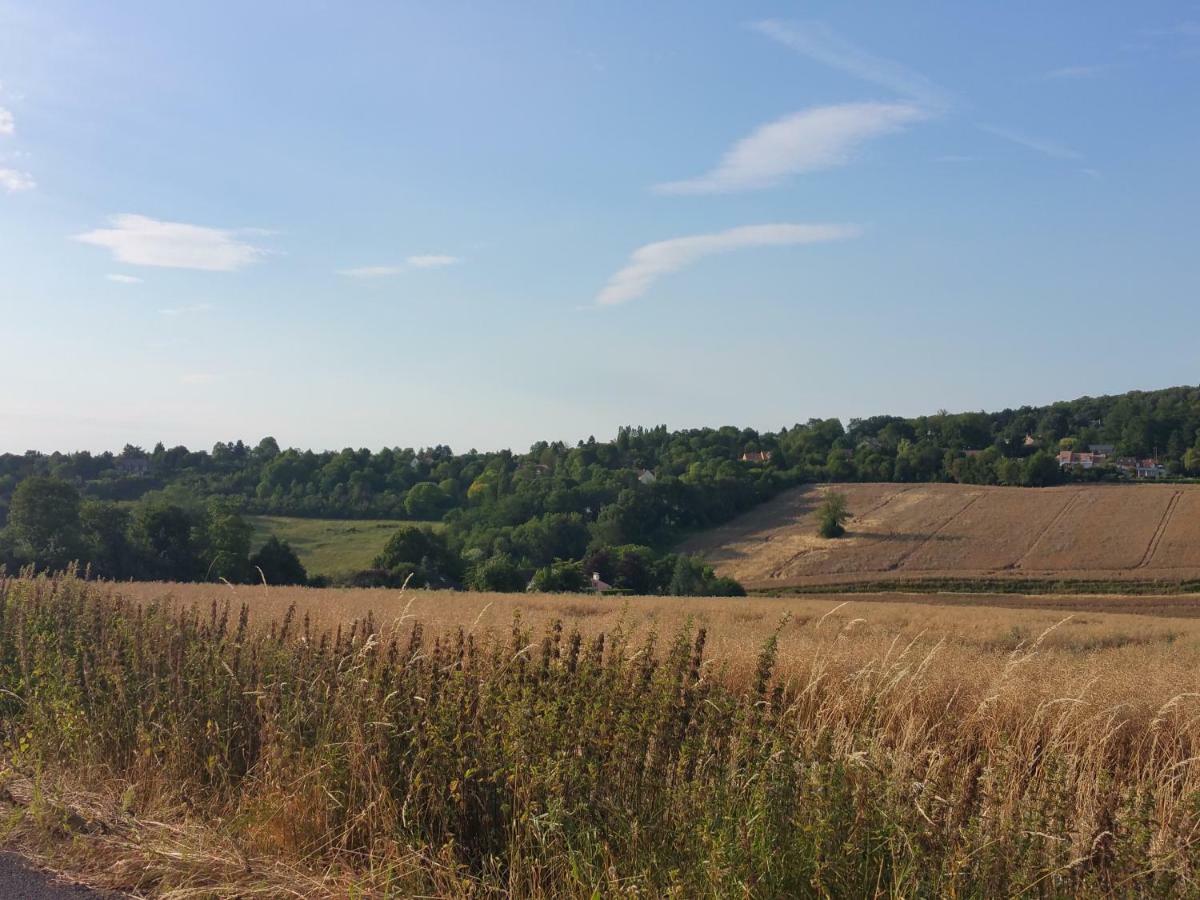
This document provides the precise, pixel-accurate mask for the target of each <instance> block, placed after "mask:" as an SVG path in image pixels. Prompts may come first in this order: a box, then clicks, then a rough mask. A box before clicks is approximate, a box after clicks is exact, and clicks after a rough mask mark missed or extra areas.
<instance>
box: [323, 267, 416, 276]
mask: <svg viewBox="0 0 1200 900" xmlns="http://www.w3.org/2000/svg"><path fill="white" fill-rule="evenodd" d="M403 271H404V266H359V267H358V268H356V269H340V270H339V271H338V274H339V275H345V276H346V277H347V278H388V277H390V276H392V275H399V274H400V273H401V272H403Z"/></svg>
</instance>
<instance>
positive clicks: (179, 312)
mask: <svg viewBox="0 0 1200 900" xmlns="http://www.w3.org/2000/svg"><path fill="white" fill-rule="evenodd" d="M210 309H212V304H211V303H193V304H192V305H191V306H173V307H169V308H167V309H160V310H159V312H160V313H162V315H164V316H190V315H194V314H196V313H202V312H208V311H209V310H210Z"/></svg>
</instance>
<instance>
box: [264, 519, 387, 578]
mask: <svg viewBox="0 0 1200 900" xmlns="http://www.w3.org/2000/svg"><path fill="white" fill-rule="evenodd" d="M246 520H247V521H248V522H249V523H250V526H251V527H252V528H253V529H254V532H253V534H254V536H253V542H254V547H255V548H257V547H260V546H262V543H263V542H264V541H265V540H266V539H267V538H269V537H271V536H275V537H277V538H279V539H280V540H281V541H287V542H288V544H290V545H291V548H292V549H293V550H295V551H296V555H297V556H298V557H300V562H302V563H303V564H304V568H305V569H307V570H308V574H309V575H339V574H342V573H345V572H354V571H357V570H359V569H367V568H370V566H371V563H372V561H373V560H374V559H375V557H376V556H378V555H379V553H380V551H382V550H383V546H384V544H386V543H387V541H388V538H389V537H391V536H392V534H393V533H394V532H395V531H396V529H397V528H399V527H400V526H401V525H403V524H405V523H403V522H397V521H395V520H391V519H299V518H295V517H292V516H247V518H246Z"/></svg>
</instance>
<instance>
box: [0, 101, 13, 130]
mask: <svg viewBox="0 0 1200 900" xmlns="http://www.w3.org/2000/svg"><path fill="white" fill-rule="evenodd" d="M15 128H16V126H15V123H14V122H13V114H12V113H11V112H9V111H8V110H7V109H5V108H4V107H3V106H0V134H2V135H5V136H8V135H11V134H12V133H13V131H14V130H15Z"/></svg>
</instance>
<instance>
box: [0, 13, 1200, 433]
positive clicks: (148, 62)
mask: <svg viewBox="0 0 1200 900" xmlns="http://www.w3.org/2000/svg"><path fill="white" fill-rule="evenodd" d="M904 6H905V7H907V8H903V9H901V8H900V7H901V5H900V4H845V3H836V2H824V3H822V2H771V3H758V2H753V0H745V2H738V3H728V2H701V0H689V2H656V3H644V2H643V3H635V2H615V0H614V2H604V3H583V2H567V0H553V2H551V0H545V2H540V0H530V2H523V3H519V4H513V3H498V2H488V3H483V2H480V3H464V2H454V0H438V2H429V3H401V2H365V0H363V2H352V3H343V2H328V3H322V2H297V0H291V2H270V0H263V2H256V3H244V2H222V0H206V2H198V0H197V2H178V3H161V2H157V0H155V2H150V0H146V2H136V0H120V2H118V0H114V2H111V3H102V4H101V3H94V2H90V0H36V2H35V0H29V2H13V0H0V323H2V326H0V327H2V332H0V333H2V334H3V344H2V349H0V451H13V452H20V451H24V450H27V449H38V450H43V451H49V450H55V449H58V450H79V449H89V450H93V451H96V450H103V449H119V448H120V447H122V446H123V445H124V444H125V443H134V444H138V445H142V446H147V447H149V446H153V445H154V443H156V442H158V441H163V442H164V443H165V444H166V445H168V446H172V445H175V444H181V443H182V444H186V445H188V446H189V447H192V448H196V449H198V448H205V447H209V446H211V445H212V444H213V443H214V442H216V441H218V440H234V439H238V438H241V439H244V440H247V441H257V440H258V439H259V438H260V437H262V436H264V435H268V434H269V435H273V436H275V437H276V438H277V439H278V440H279V442H280V443H281V444H283V445H285V446H298V447H312V448H317V449H339V448H342V447H346V446H352V447H371V448H380V447H384V446H401V447H407V446H413V447H420V446H430V445H434V444H449V445H451V446H452V447H454V448H455V449H456V450H466V449H468V448H472V447H473V448H478V449H481V450H483V449H498V448H501V447H512V448H514V449H518V450H521V449H524V448H527V447H528V446H529V445H530V444H531V443H533V442H534V441H537V440H542V439H545V440H565V441H568V442H572V443H573V442H574V441H576V440H579V439H586V438H587V437H588V436H590V435H595V436H596V437H597V438H598V439H605V438H611V437H612V436H613V435H614V434H615V433H616V429H617V427H618V426H619V425H622V424H635V425H647V426H650V425H656V424H660V423H665V424H667V425H668V426H670V427H671V428H688V427H697V426H720V425H724V424H735V425H739V426H744V427H754V428H759V429H772V430H774V429H778V428H779V427H781V426H785V425H791V424H793V423H796V422H803V421H806V420H808V419H809V418H812V417H831V416H835V417H839V418H841V419H842V420H843V421H848V420H849V419H850V418H851V417H861V416H869V415H876V414H885V413H886V414H894V415H919V414H923V413H931V412H934V411H936V410H939V409H948V410H978V409H1003V408H1006V407H1016V406H1020V405H1023V404H1039V403H1046V402H1051V401H1053V400H1057V399H1069V398H1074V397H1079V396H1083V395H1098V394H1105V393H1120V392H1123V391H1126V390H1132V389H1150V388H1155V387H1165V386H1169V385H1176V384H1190V383H1196V382H1197V381H1200V377H1198V374H1197V373H1198V371H1200V367H1198V363H1200V340H1198V335H1200V296H1198V294H1200V291H1198V289H1200V253H1198V252H1197V250H1198V240H1197V239H1198V238H1200V222H1198V216H1200V182H1198V179H1197V175H1198V174H1200V4H1198V3H1196V2H1189V3H1172V2H1157V3H1152V4H1132V3H1125V2H1095V0H1091V2H1064V3H1054V4H1048V3H1041V2H1037V3H1035V2H1018V3H1006V4H989V3H982V2H961V0H947V2H929V3H923V4H916V5H908V4H905V5H904Z"/></svg>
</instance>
